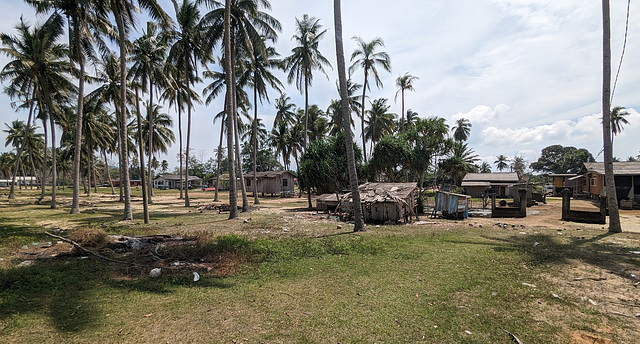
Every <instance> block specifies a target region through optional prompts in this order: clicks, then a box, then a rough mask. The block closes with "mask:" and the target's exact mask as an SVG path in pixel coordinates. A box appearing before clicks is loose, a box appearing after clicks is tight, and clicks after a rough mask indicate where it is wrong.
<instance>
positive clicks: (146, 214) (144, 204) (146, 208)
mask: <svg viewBox="0 0 640 344" xmlns="http://www.w3.org/2000/svg"><path fill="white" fill-rule="evenodd" d="M136 117H137V120H138V142H140V144H139V145H138V152H139V153H138V154H140V159H138V160H139V161H140V184H141V185H142V211H143V215H144V216H143V217H144V223H145V224H148V223H149V206H148V205H147V197H148V195H147V184H146V183H145V179H144V178H145V176H144V142H143V140H142V116H141V115H140V98H139V96H138V88H136Z"/></svg>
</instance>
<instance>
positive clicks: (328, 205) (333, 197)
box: [316, 193, 344, 211]
mask: <svg viewBox="0 0 640 344" xmlns="http://www.w3.org/2000/svg"><path fill="white" fill-rule="evenodd" d="M343 196H344V194H334V193H331V194H322V195H320V196H318V197H316V210H319V211H334V210H336V208H338V205H340V200H341V198H342V197H343Z"/></svg>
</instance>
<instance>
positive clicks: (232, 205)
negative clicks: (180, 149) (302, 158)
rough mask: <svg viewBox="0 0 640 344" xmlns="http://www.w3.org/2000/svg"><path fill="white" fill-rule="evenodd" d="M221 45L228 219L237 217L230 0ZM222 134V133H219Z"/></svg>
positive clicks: (225, 7)
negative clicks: (223, 74) (225, 116)
mask: <svg viewBox="0 0 640 344" xmlns="http://www.w3.org/2000/svg"><path fill="white" fill-rule="evenodd" d="M223 31H224V38H223V44H222V45H223V47H224V56H226V57H227V58H226V60H225V63H224V72H225V78H224V80H225V84H226V85H227V95H226V99H225V112H226V113H227V114H229V115H228V116H227V123H226V124H227V158H228V159H229V182H230V183H229V184H230V187H229V219H235V218H237V217H238V199H237V197H238V191H237V188H236V172H235V159H234V156H233V152H232V149H231V147H233V137H232V136H231V131H232V130H233V119H232V118H231V116H232V115H233V114H235V110H234V109H233V100H232V99H233V98H234V95H235V89H234V87H235V85H234V84H233V78H232V77H231V74H233V58H232V56H233V55H232V53H231V52H232V41H231V0H225V6H224V22H223ZM221 135H222V133H221Z"/></svg>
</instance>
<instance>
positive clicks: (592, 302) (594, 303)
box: [587, 299, 598, 306]
mask: <svg viewBox="0 0 640 344" xmlns="http://www.w3.org/2000/svg"><path fill="white" fill-rule="evenodd" d="M587 301H589V303H590V304H592V305H594V306H597V305H598V303H597V302H595V301H593V300H591V299H587Z"/></svg>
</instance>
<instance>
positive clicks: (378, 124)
mask: <svg viewBox="0 0 640 344" xmlns="http://www.w3.org/2000/svg"><path fill="white" fill-rule="evenodd" d="M390 107H391V106H390V105H387V99H386V98H378V99H376V100H374V101H372V102H371V108H370V109H369V110H367V114H368V115H369V116H368V119H367V120H365V123H366V126H365V128H364V131H365V136H366V137H367V138H368V139H369V140H371V151H373V145H375V144H376V143H377V142H378V141H380V139H381V138H382V137H384V136H386V135H389V134H391V133H392V132H393V129H394V126H395V119H396V117H397V116H396V114H394V113H390V112H389V108H390Z"/></svg>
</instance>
